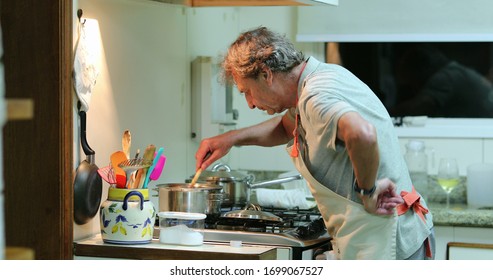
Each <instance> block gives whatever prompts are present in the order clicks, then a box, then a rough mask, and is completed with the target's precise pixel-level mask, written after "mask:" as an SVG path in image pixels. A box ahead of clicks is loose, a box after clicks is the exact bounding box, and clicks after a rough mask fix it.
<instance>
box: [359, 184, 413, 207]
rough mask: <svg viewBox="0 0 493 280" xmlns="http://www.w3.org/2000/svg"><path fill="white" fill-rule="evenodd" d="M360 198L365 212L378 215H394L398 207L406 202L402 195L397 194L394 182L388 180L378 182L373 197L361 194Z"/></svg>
mask: <svg viewBox="0 0 493 280" xmlns="http://www.w3.org/2000/svg"><path fill="white" fill-rule="evenodd" d="M359 197H360V198H361V200H362V201H363V205H364V206H365V210H366V211H367V212H368V213H371V214H377V215H392V214H394V209H395V208H396V207H397V205H399V204H401V203H403V202H404V200H403V199H402V197H401V196H400V194H397V193H396V187H395V184H394V182H392V181H391V180H390V179H388V178H384V179H380V180H378V181H377V183H376V189H375V192H374V193H373V194H372V195H371V196H367V195H360V194H359Z"/></svg>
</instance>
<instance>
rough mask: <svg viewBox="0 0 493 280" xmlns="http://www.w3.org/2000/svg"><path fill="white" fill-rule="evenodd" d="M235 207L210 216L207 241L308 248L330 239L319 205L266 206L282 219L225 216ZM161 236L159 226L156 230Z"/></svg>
mask: <svg viewBox="0 0 493 280" xmlns="http://www.w3.org/2000/svg"><path fill="white" fill-rule="evenodd" d="M233 210H236V209H235V208H228V209H222V210H221V213H222V214H221V215H218V216H215V217H214V216H207V218H206V220H205V229H204V231H203V232H204V241H205V242H217V243H229V242H230V241H241V242H242V243H245V244H256V245H269V246H286V247H300V248H309V247H312V246H316V245H317V244H321V243H327V242H328V241H329V240H330V237H329V235H328V234H327V230H326V228H325V224H324V222H323V219H322V218H321V215H320V213H319V212H318V209H310V210H300V209H289V210H286V209H276V208H263V209H262V211H263V212H267V213H271V214H274V215H276V216H278V217H279V218H280V220H279V221H271V220H268V221H267V220H258V219H244V218H231V217H225V216H224V214H225V213H227V212H229V211H233ZM154 236H157V238H159V226H157V227H156V228H155V230H154Z"/></svg>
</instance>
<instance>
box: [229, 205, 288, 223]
mask: <svg viewBox="0 0 493 280" xmlns="http://www.w3.org/2000/svg"><path fill="white" fill-rule="evenodd" d="M250 208H253V209H250ZM224 217H226V218H237V219H252V220H263V221H275V222H282V218H281V217H279V216H276V215H274V214H272V213H269V212H264V211H261V210H260V207H258V206H257V205H253V204H250V205H249V206H247V207H246V208H245V209H243V210H234V211H230V212H227V213H226V214H224Z"/></svg>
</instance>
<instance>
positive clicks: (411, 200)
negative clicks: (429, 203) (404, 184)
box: [397, 186, 432, 258]
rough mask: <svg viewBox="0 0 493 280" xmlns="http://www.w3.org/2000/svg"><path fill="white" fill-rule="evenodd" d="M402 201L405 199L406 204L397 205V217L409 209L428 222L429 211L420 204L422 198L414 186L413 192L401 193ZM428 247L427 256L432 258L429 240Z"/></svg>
mask: <svg viewBox="0 0 493 280" xmlns="http://www.w3.org/2000/svg"><path fill="white" fill-rule="evenodd" d="M401 196H402V199H404V203H402V204H399V205H397V215H399V216H400V215H402V214H404V213H406V212H407V211H408V210H409V209H411V208H412V209H413V210H414V212H415V213H416V214H418V216H419V217H420V218H421V220H423V222H425V221H426V218H425V214H427V213H428V212H429V211H428V209H426V208H425V207H424V206H423V205H421V203H420V199H421V197H420V196H419V194H418V193H417V192H416V189H415V188H414V186H413V190H412V191H411V192H406V191H401ZM425 245H426V256H427V257H430V258H431V257H432V253H431V244H430V240H429V238H426V240H425Z"/></svg>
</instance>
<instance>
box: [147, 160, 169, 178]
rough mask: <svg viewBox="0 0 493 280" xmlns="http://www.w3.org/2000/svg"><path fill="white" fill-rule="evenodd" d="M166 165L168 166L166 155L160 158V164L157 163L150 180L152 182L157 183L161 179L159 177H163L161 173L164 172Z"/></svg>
mask: <svg viewBox="0 0 493 280" xmlns="http://www.w3.org/2000/svg"><path fill="white" fill-rule="evenodd" d="M165 164H166V156H165V155H161V156H160V157H159V160H158V162H157V163H156V166H155V167H154V169H153V170H152V172H151V176H149V179H150V180H152V181H156V180H157V179H159V177H160V176H161V172H162V171H163V168H164V165H165Z"/></svg>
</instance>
